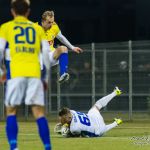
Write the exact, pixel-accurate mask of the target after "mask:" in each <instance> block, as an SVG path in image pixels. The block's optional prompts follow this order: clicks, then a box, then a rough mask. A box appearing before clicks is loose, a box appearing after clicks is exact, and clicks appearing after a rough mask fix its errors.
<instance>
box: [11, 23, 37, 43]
mask: <svg viewBox="0 0 150 150" xmlns="http://www.w3.org/2000/svg"><path fill="white" fill-rule="evenodd" d="M14 30H19V33H18V34H16V35H15V43H16V44H24V43H25V42H27V43H28V44H34V43H35V30H34V28H32V27H26V28H23V27H20V26H16V27H14ZM22 37H25V38H24V39H23V38H22Z"/></svg>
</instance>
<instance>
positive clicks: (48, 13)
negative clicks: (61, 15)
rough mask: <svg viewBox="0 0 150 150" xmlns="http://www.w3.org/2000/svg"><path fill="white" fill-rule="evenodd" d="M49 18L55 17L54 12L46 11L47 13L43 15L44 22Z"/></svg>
mask: <svg viewBox="0 0 150 150" xmlns="http://www.w3.org/2000/svg"><path fill="white" fill-rule="evenodd" d="M47 16H50V17H54V11H50V10H47V11H45V12H44V13H43V14H42V21H43V20H46V17H47Z"/></svg>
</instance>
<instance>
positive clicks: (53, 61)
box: [49, 51, 59, 67]
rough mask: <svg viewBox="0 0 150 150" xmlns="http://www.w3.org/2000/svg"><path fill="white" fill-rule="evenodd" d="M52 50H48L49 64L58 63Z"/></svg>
mask: <svg viewBox="0 0 150 150" xmlns="http://www.w3.org/2000/svg"><path fill="white" fill-rule="evenodd" d="M53 56H54V51H50V52H49V61H50V66H51V67H52V66H55V65H58V64H59V60H57V59H54V57H53Z"/></svg>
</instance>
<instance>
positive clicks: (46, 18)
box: [41, 11, 82, 83]
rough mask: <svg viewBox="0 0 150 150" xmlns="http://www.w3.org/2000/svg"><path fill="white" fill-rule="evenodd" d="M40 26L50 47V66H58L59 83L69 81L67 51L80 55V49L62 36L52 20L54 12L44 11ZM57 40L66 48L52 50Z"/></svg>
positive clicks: (60, 47)
mask: <svg viewBox="0 0 150 150" xmlns="http://www.w3.org/2000/svg"><path fill="white" fill-rule="evenodd" d="M41 25H42V27H43V29H44V30H45V35H46V38H47V41H48V42H49V45H50V49H51V51H50V53H49V60H50V66H54V65H57V64H59V65H60V78H59V83H63V82H65V81H67V80H68V79H69V74H68V49H67V48H69V49H71V50H73V51H74V52H76V53H81V52H82V49H81V48H79V47H75V46H73V45H72V44H71V43H70V42H69V41H68V40H67V39H66V37H65V36H64V35H62V33H61V30H60V29H59V27H58V25H57V24H56V22H55V20H54V12H53V11H45V12H44V13H43V14H42V22H41ZM55 38H57V39H58V40H59V41H60V42H61V43H63V44H64V45H66V46H67V47H66V46H59V47H57V48H54V39H55Z"/></svg>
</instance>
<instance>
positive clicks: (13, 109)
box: [6, 107, 17, 116]
mask: <svg viewBox="0 0 150 150" xmlns="http://www.w3.org/2000/svg"><path fill="white" fill-rule="evenodd" d="M16 112H17V109H16V107H7V108H6V114H7V116H9V115H16Z"/></svg>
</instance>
